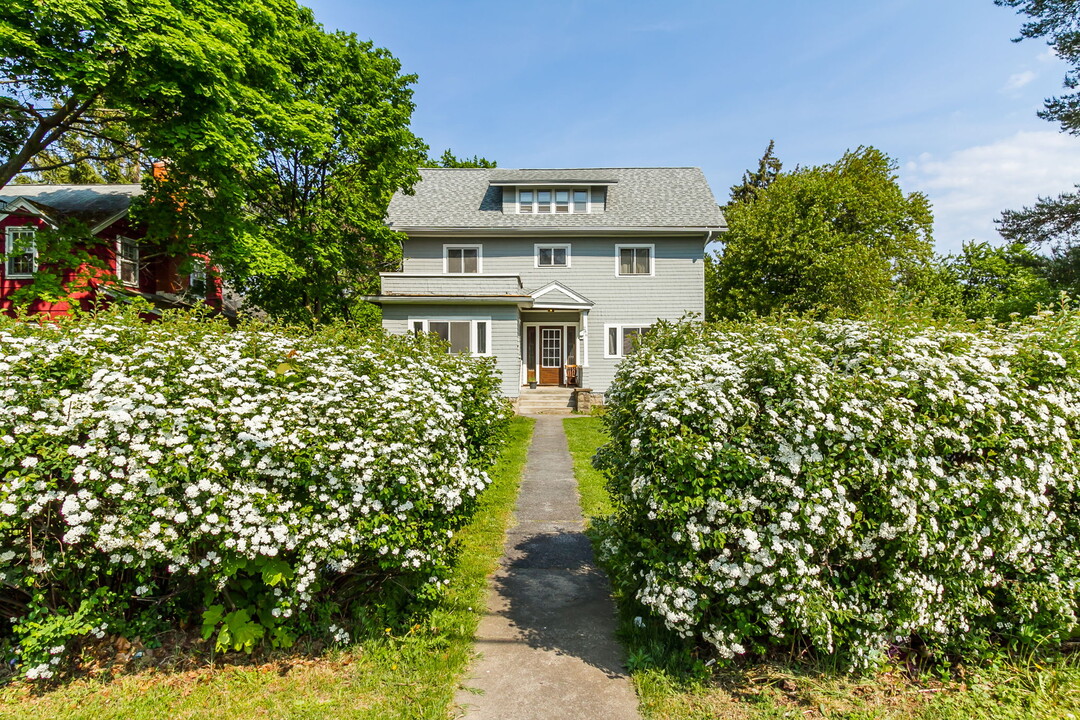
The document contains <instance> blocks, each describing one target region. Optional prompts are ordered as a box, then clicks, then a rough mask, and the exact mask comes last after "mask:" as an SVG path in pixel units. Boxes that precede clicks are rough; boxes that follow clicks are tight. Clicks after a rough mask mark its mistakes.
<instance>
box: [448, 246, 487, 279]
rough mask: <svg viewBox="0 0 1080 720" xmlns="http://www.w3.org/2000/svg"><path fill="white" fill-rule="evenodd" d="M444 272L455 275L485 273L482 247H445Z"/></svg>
mask: <svg viewBox="0 0 1080 720" xmlns="http://www.w3.org/2000/svg"><path fill="white" fill-rule="evenodd" d="M443 266H444V272H447V273H453V274H459V275H460V274H463V273H480V272H483V270H482V266H483V253H482V248H481V246H480V245H443Z"/></svg>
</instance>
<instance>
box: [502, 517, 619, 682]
mask: <svg viewBox="0 0 1080 720" xmlns="http://www.w3.org/2000/svg"><path fill="white" fill-rule="evenodd" d="M511 535H512V536H513V533H511ZM512 539H513V540H514V541H515V542H514V543H513V545H510V546H509V547H508V552H507V561H508V562H507V564H506V566H505V569H503V570H502V571H500V572H499V573H498V574H497V575H496V577H495V587H496V590H497V592H498V593H499V595H501V596H502V597H503V598H504V599H505V603H506V604H505V607H503V608H501V612H500V613H499V614H501V615H504V616H505V617H506V618H507V620H509V622H510V624H511V626H512V627H514V628H515V629H516V630H517V632H518V633H519V634H520V639H519V642H521V641H524V642H525V643H527V644H528V645H529V647H532V648H537V649H542V650H550V651H553V652H554V653H555V654H557V655H569V656H572V657H576V658H578V659H580V660H582V661H583V662H585V663H586V664H588V665H591V666H592V667H595V668H597V669H598V670H600V671H602V672H603V673H604V674H605V675H607V676H608V677H609V678H616V677H624V676H625V674H626V673H625V669H624V660H623V657H622V651H621V648H620V647H619V646H618V645H617V644H616V643H613V642H612V638H611V631H612V609H611V600H610V587H609V585H608V581H607V578H606V577H605V576H604V575H603V573H601V572H600V571H599V570H598V569H597V568H596V565H595V564H594V562H593V553H592V545H591V543H590V542H589V538H588V537H586V535H585V533H583V532H581V531H562V532H554V533H542V534H529V535H524V536H518V537H516V538H514V537H512Z"/></svg>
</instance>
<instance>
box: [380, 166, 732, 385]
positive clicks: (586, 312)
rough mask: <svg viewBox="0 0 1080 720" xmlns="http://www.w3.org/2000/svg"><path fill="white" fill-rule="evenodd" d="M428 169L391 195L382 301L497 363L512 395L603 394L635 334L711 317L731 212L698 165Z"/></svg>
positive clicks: (387, 316) (454, 347)
mask: <svg viewBox="0 0 1080 720" xmlns="http://www.w3.org/2000/svg"><path fill="white" fill-rule="evenodd" d="M421 172H422V174H423V179H422V180H421V182H420V183H418V184H417V185H416V187H415V192H414V194H412V195H406V194H402V193H398V194H397V195H396V196H395V197H394V199H393V200H392V201H391V203H390V209H389V219H388V222H389V224H390V226H391V227H392V228H393V229H395V230H399V231H401V232H403V233H405V234H406V235H407V236H408V238H407V239H406V240H405V241H404V248H403V249H404V261H403V266H402V269H401V271H400V272H393V273H383V275H382V287H381V291H380V294H379V295H377V296H372V297H370V298H369V299H370V300H372V301H373V302H376V303H378V304H379V305H381V306H382V310H383V327H385V328H386V329H387V330H389V331H391V332H397V333H405V332H433V333H437V334H438V335H440V336H442V337H443V338H444V339H445V340H447V341H448V342H449V343H450V349H451V352H461V351H468V352H472V353H474V354H477V355H491V356H494V357H496V358H497V364H498V367H499V369H500V370H501V372H502V377H503V392H504V393H505V394H506V395H507V396H508V397H511V398H518V397H519V396H521V397H523V398H524V397H528V396H529V394H530V384H533V383H534V384H535V385H536V386H538V389H537V390H533V391H532V393H533V394H536V393H539V392H543V389H545V388H546V389H547V392H548V394H549V396H550V394H551V393H558V395H557V396H559V397H561V398H564V399H569V398H570V396H571V391H572V390H574V389H581V388H588V389H591V390H592V391H593V392H595V393H603V392H605V391H606V390H607V389H608V385H609V384H610V382H611V379H612V376H613V375H614V372H615V366H616V365H617V364H618V363H619V360H620V359H621V358H623V357H624V356H625V355H626V354H627V353H628V352H631V351H632V349H633V346H634V336H635V335H637V334H638V333H641V332H642V331H644V330H646V329H647V328H648V327H649V326H650V325H652V324H653V323H654V322H656V320H657V319H665V320H676V319H678V318H680V317H682V316H683V315H684V314H685V313H687V312H696V313H703V312H704V304H705V297H704V295H705V275H704V255H705V245H706V243H708V242H709V241H711V240H713V239H715V237H716V234H717V233H718V232H719V231H721V230H723V229H724V218H723V215H722V214H721V212H720V209H719V208H718V207H717V205H716V200H715V198H714V197H713V194H712V191H711V190H710V189H709V185H708V183H706V181H705V177H704V175H703V174H702V172H701V170H699V169H698V168H586V169H561V170H510V169H504V168H497V169H441V168H431V169H424V170H422V171H421ZM556 389H559V390H556ZM522 402H525V400H523V401H522ZM561 404H565V402H563V403H561Z"/></svg>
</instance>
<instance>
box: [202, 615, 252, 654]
mask: <svg viewBox="0 0 1080 720" xmlns="http://www.w3.org/2000/svg"><path fill="white" fill-rule="evenodd" d="M219 625H220V629H218V626H219ZM215 629H218V634H217V638H216V639H215V640H214V649H215V650H217V651H218V652H225V651H226V650H243V651H244V652H251V651H252V650H254V649H255V645H256V644H257V643H258V642H259V641H260V640H262V638H263V636H264V635H266V628H265V627H263V626H262V625H260V624H259V623H257V622H255V621H254V620H252V619H251V614H250V613H249V612H248V611H247V610H246V609H240V610H233V611H232V612H230V613H226V612H225V606H224V605H212V606H210V608H209V609H208V610H207V611H206V612H204V613H203V628H202V635H203V640H208V639H210V636H211V635H213V634H214V630H215Z"/></svg>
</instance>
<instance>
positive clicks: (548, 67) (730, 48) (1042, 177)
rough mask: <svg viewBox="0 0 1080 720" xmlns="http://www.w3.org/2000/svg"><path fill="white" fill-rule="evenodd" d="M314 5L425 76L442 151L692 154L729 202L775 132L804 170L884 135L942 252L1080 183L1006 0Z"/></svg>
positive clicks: (1038, 57)
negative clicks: (926, 204) (926, 209)
mask: <svg viewBox="0 0 1080 720" xmlns="http://www.w3.org/2000/svg"><path fill="white" fill-rule="evenodd" d="M302 1H304V0H302ZM305 4H307V5H309V6H310V7H312V8H313V9H314V11H315V15H316V18H317V19H318V20H319V21H320V22H321V23H323V24H324V25H325V26H326V27H327V28H328V29H340V30H347V31H351V32H355V33H356V34H357V35H358V36H359V37H360V38H362V39H365V40H371V41H373V42H374V43H375V44H376V45H377V46H379V47H385V48H387V49H389V50H390V51H391V52H392V53H393V54H394V55H395V56H397V57H398V58H399V59H400V60H401V61H402V65H403V69H404V71H405V72H409V73H416V74H417V75H419V80H418V82H417V84H416V85H415V86H414V89H415V101H416V105H417V108H416V112H415V114H414V116H413V117H414V122H413V129H414V131H415V132H416V133H417V134H418V135H420V136H421V137H423V138H424V140H425V141H426V142H427V143H428V144H429V145H430V146H431V148H432V152H433V153H434V154H438V153H441V152H442V150H444V149H446V148H448V147H449V148H452V149H453V150H454V152H455V153H456V154H458V155H459V156H460V155H468V156H471V155H473V154H479V155H483V156H486V157H488V158H490V159H493V160H496V161H498V163H499V165H500V166H502V167H611V166H655V165H676V166H678V165H694V166H698V167H701V168H702V169H703V170H704V172H705V175H706V177H707V178H708V179H709V182H710V184H711V185H712V188H713V192H714V193H715V194H716V197H717V200H718V201H719V202H721V203H722V202H724V201H725V200H726V199H727V195H728V188H729V187H730V186H731V185H732V184H734V183H736V182H738V180H739V179H740V177H741V176H742V173H743V171H744V170H745V169H747V168H749V167H751V166H756V164H757V160H758V158H759V157H760V156H761V154H762V152H763V151H764V149H765V146H766V145H767V144H768V142H769V140H770V139H775V140H776V150H777V154H778V155H779V157H780V159H781V160H782V161H783V162H784V164H785V166H786V167H788V168H793V167H794V166H796V165H816V164H820V163H826V162H831V161H834V160H836V159H837V158H839V157H840V156H841V155H842V154H843V152H844V151H845V150H846V149H848V148H855V147H858V146H859V145H874V146H876V147H878V148H880V149H881V150H883V151H884V152H886V153H888V154H889V155H890V156H892V157H893V158H895V159H896V160H897V162H898V163H899V165H900V176H901V182H902V185H903V186H904V188H905V190H908V191H912V190H920V191H923V192H925V193H926V194H927V195H928V196H929V197H930V199H931V201H932V202H933V204H934V209H935V218H936V224H935V239H936V241H937V245H938V248H939V249H940V250H941V251H942V252H950V251H955V250H958V249H959V248H960V245H961V243H962V242H963V241H965V240H969V239H977V240H986V241H991V242H995V243H997V242H1000V238H999V237H998V235H997V233H996V232H995V231H994V226H993V219H994V218H995V217H996V216H997V215H998V214H999V213H1000V211H1001V210H1003V209H1005V208H1007V207H1013V208H1018V207H1019V206H1021V205H1023V204H1030V203H1031V202H1032V201H1034V199H1035V197H1036V196H1038V195H1040V194H1042V195H1046V194H1054V193H1057V192H1060V191H1064V190H1068V189H1071V186H1072V185H1073V184H1074V183H1076V182H1080V138H1074V137H1072V136H1068V135H1063V134H1061V133H1059V132H1058V130H1057V126H1056V125H1053V124H1051V123H1048V122H1045V121H1043V120H1040V119H1039V118H1038V117H1036V115H1035V113H1036V111H1037V110H1038V109H1039V108H1040V107H1041V106H1042V101H1043V99H1044V98H1045V97H1048V96H1051V95H1055V94H1058V93H1059V92H1060V91H1061V81H1062V78H1063V76H1064V72H1065V66H1064V64H1063V63H1062V62H1061V61H1060V60H1058V59H1057V58H1056V57H1054V56H1053V55H1052V54H1051V53H1050V52H1049V48H1048V47H1047V46H1046V45H1045V44H1043V43H1042V42H1041V41H1031V40H1028V41H1024V42H1022V43H1012V42H1010V40H1011V39H1012V38H1014V37H1016V35H1017V34H1018V30H1019V28H1020V25H1021V23H1022V17H1020V16H1018V15H1016V14H1015V13H1014V11H1012V10H1010V9H1007V8H1000V7H997V6H995V5H994V4H993V2H992V0H873V1H872V2H858V1H857V0H845V1H841V0H817V1H816V2H805V0H804V1H801V2H799V1H796V0H758V1H757V2H750V3H746V2H729V1H716V0H714V1H713V2H686V1H683V0H672V1H669V2H656V1H655V0H653V1H651V2H640V1H638V0H623V1H621V2H615V1H608V0H570V1H564V2H560V1H558V0H554V1H551V2H545V3H524V2H489V1H486V0H484V1H480V0H456V1H454V2H434V1H430V0H423V1H422V0H396V1H394V2H386V1H385V0H383V1H382V2H376V1H373V0H307V1H306V3H305Z"/></svg>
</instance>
